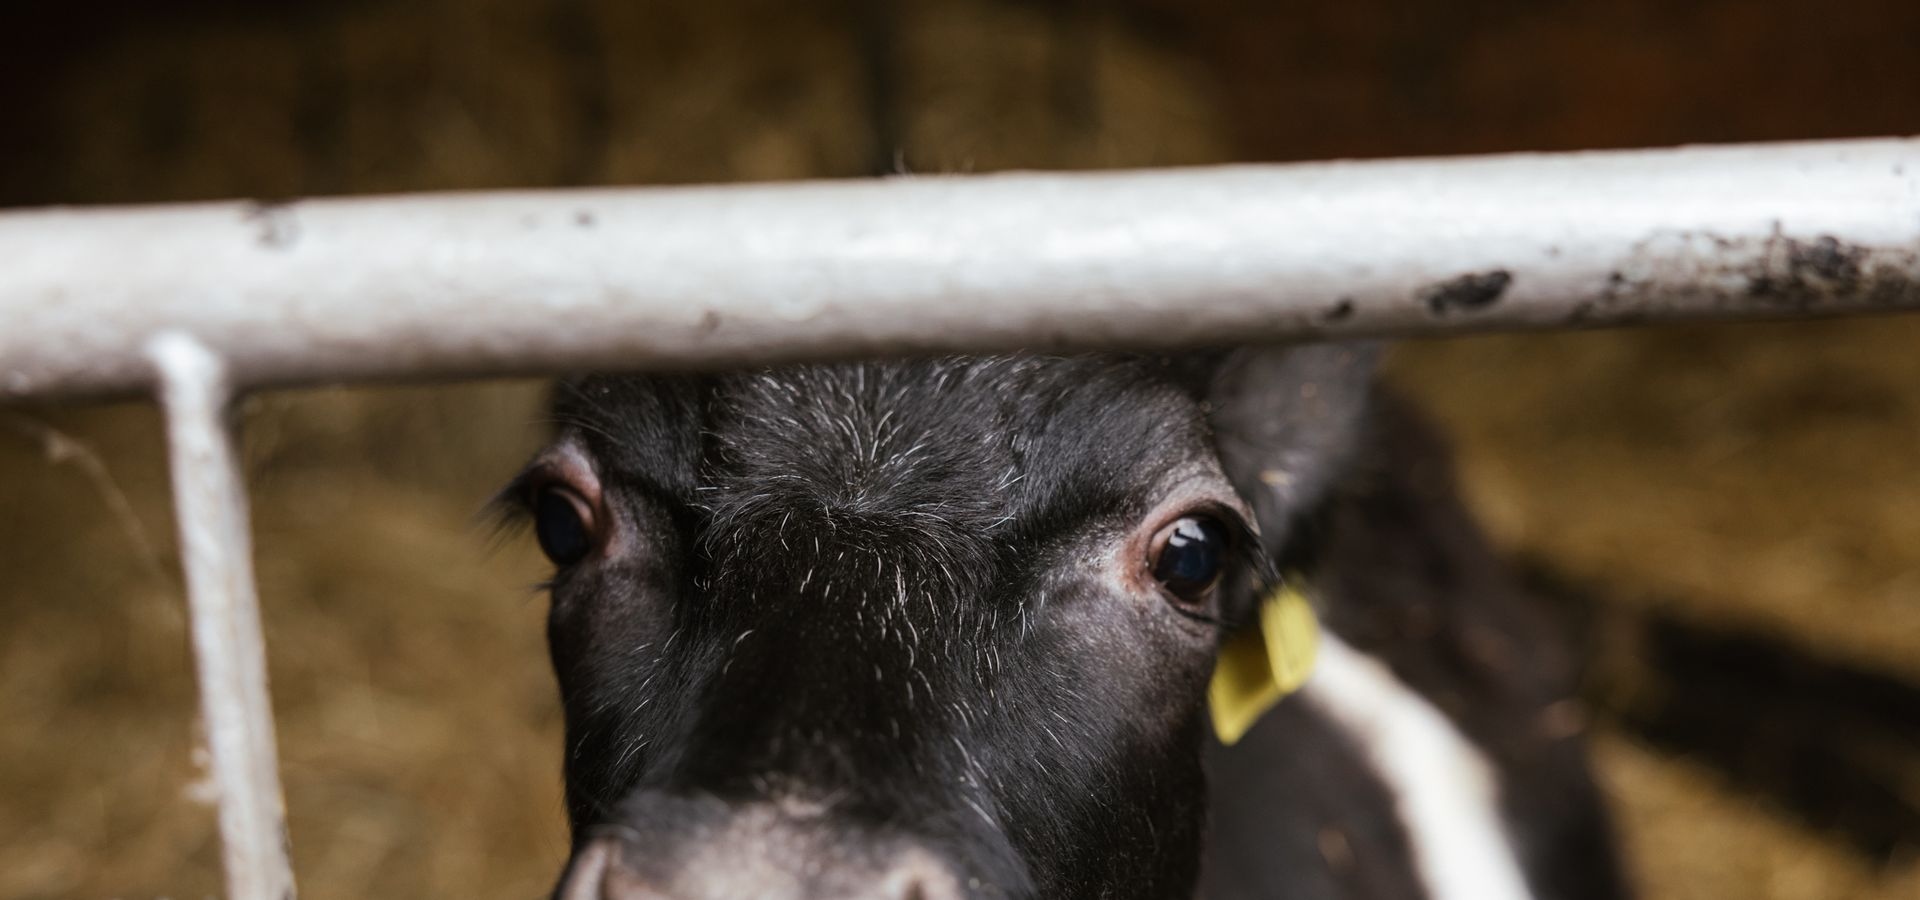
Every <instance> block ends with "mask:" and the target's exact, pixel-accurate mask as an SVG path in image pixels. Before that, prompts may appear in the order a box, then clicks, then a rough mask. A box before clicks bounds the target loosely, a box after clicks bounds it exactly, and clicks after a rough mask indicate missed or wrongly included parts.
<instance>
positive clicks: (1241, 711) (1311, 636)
mask: <svg viewBox="0 0 1920 900" xmlns="http://www.w3.org/2000/svg"><path fill="white" fill-rule="evenodd" d="M1259 615H1260V627H1258V628H1243V629H1241V630H1240V631H1239V632H1238V633H1236V634H1234V635H1233V636H1232V637H1230V638H1228V639H1227V643H1226V644H1225V645H1224V646H1222V647H1221V648H1220V658H1219V660H1218V661H1216V662H1215V663H1214V666H1213V683H1212V684H1210V685H1208V687H1207V703H1208V705H1209V706H1210V707H1212V709H1213V731H1214V733H1215V734H1217V735H1219V736H1220V743H1223V744H1229V745H1231V744H1233V743H1234V742H1236V741H1238V740H1240V738H1241V737H1242V736H1244V735H1245V734H1246V733H1247V729H1249V728H1252V727H1253V723H1255V722H1258V721H1260V717H1261V716H1262V715H1264V714H1266V711H1267V710H1269V709H1272V708H1273V705H1274V704H1275V703H1278V702H1280V698H1282V697H1285V696H1286V695H1288V694H1291V693H1293V692H1294V691H1297V690H1299V689H1300V686H1301V685H1303V684H1306V683H1307V676H1308V675H1310V674H1312V673H1313V657H1314V653H1315V651H1316V650H1317V648H1318V647H1319V644H1320V625H1319V623H1318V622H1317V621H1315V619H1314V617H1313V605H1312V604H1311V603H1308V602H1307V597H1306V595H1305V594H1302V593H1300V589H1299V588H1296V587H1294V586H1293V583H1292V582H1291V581H1290V582H1288V583H1286V584H1283V585H1281V586H1280V587H1278V588H1275V589H1274V590H1273V593H1270V594H1268V595H1267V597H1266V599H1265V600H1263V601H1261V603H1260V613H1259Z"/></svg>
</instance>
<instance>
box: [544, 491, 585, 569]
mask: <svg viewBox="0 0 1920 900" xmlns="http://www.w3.org/2000/svg"><path fill="white" fill-rule="evenodd" d="M533 533H534V536H535V537H537V538H538V539H539V540H540V551H541V552H542V553H545V554H546V555H547V558H548V559H550V560H553V564H554V565H556V566H570V565H573V564H574V563H577V562H579V561H580V560H582V559H585V558H586V556H587V550H588V549H589V548H590V545H591V541H590V540H589V539H588V536H587V523H585V522H582V521H580V510H579V508H578V507H576V506H574V504H573V501H572V500H570V499H568V498H567V497H566V496H564V495H562V494H561V493H560V492H559V491H555V490H545V491H541V492H540V496H538V497H536V498H534V501H533Z"/></svg>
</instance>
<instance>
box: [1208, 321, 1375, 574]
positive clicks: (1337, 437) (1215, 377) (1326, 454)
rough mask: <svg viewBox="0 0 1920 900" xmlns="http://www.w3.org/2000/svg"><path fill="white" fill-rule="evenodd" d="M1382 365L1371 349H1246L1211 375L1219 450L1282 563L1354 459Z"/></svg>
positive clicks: (1364, 345) (1366, 345)
mask: <svg viewBox="0 0 1920 900" xmlns="http://www.w3.org/2000/svg"><path fill="white" fill-rule="evenodd" d="M1379 356H1380V345H1379V344H1377V343H1371V342H1350V343H1339V344H1295V345H1287V346H1269V347H1246V348H1242V349H1238V350H1234V351H1231V352H1229V353H1227V354H1226V355H1225V356H1224V357H1223V358H1221V359H1220V360H1219V364H1218V365H1217V366H1216V367H1215V368H1214V370H1213V373H1212V377H1211V379H1210V382H1209V383H1208V385H1207V388H1206V404H1207V410H1208V419H1209V421H1210V423H1211V425H1212V427H1213V433H1214V445H1215V447H1216V449H1217V450H1218V452H1219V454H1220V464H1221V466H1222V467H1223V468H1224V469H1225V470H1226V475H1227V478H1228V479H1230V480H1231V481H1232V482H1233V485H1234V488H1235V489H1236V490H1238V491H1239V492H1240V496H1241V497H1242V498H1244V499H1245V500H1246V501H1247V503H1248V504H1249V505H1250V506H1252V507H1253V512H1254V515H1255V517H1256V518H1258V519H1259V522H1260V533H1261V541H1262V543H1264V544H1265V545H1266V548H1267V551H1268V553H1270V554H1273V555H1275V556H1280V555H1282V552H1283V549H1284V548H1285V547H1286V546H1287V544H1288V541H1289V539H1290V538H1291V537H1292V532H1293V530H1294V528H1295V526H1296V523H1297V522H1298V521H1299V520H1300V518H1301V517H1302V516H1304V515H1306V514H1308V513H1310V512H1311V511H1312V510H1313V509H1314V508H1315V507H1316V506H1318V505H1319V503H1320V501H1321V500H1322V499H1323V498H1324V497H1325V495H1326V493H1327V491H1328V490H1329V488H1330V487H1331V486H1332V485H1333V483H1334V481H1335V480H1337V479H1338V478H1339V476H1340V474H1341V472H1342V471H1343V469H1344V468H1345V467H1346V465H1347V464H1348V462H1349V461H1350V460H1351V459H1352V458H1353V456H1354V454H1355V451H1356V444H1357V443H1358V441H1359V439H1360V432H1361V426H1362V423H1363V422H1364V421H1365V418H1366V414H1367V407H1368V404H1369V401H1370V398H1371V396H1372V393H1373V374H1374V367H1375V362H1376V361H1377V360H1378V359H1379Z"/></svg>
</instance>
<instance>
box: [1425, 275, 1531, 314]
mask: <svg viewBox="0 0 1920 900" xmlns="http://www.w3.org/2000/svg"><path fill="white" fill-rule="evenodd" d="M1512 284H1513V273H1512V272H1509V271H1507V270H1506V269H1493V270H1490V271H1486V272H1470V273H1468V274H1465V275H1461V276H1459V277H1457V278H1452V279H1449V280H1447V281H1443V282H1441V283H1440V284H1437V285H1435V286H1433V287H1431V288H1429V289H1427V290H1426V291H1425V292H1424V293H1423V294H1422V295H1421V297H1422V299H1424V300H1426V301H1427V308H1428V309H1430V310H1432V311H1433V314H1434V315H1436V316H1441V315H1446V314H1448V313H1451V312H1454V311H1456V310H1476V309H1485V308H1487V307H1489V306H1492V305H1494V304H1495V303H1498V302H1500V297H1501V296H1502V295H1504V294H1506V292H1507V288H1508V287H1510V286H1512Z"/></svg>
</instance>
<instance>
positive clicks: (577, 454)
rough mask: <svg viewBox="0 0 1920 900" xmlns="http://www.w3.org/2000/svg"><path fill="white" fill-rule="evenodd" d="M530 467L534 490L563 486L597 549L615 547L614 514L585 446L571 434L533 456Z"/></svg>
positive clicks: (605, 549)
mask: <svg viewBox="0 0 1920 900" xmlns="http://www.w3.org/2000/svg"><path fill="white" fill-rule="evenodd" d="M530 468H531V470H532V471H533V472H534V476H533V478H532V481H531V486H532V488H533V490H534V491H536V492H537V491H541V490H546V489H548V488H559V489H562V490H563V491H564V492H565V493H566V494H568V495H569V496H570V499H572V500H574V501H575V502H576V503H577V504H578V505H579V506H580V507H581V508H580V515H581V520H582V522H583V523H584V524H585V525H586V527H587V531H588V533H589V534H591V535H592V536H593V540H594V543H595V545H596V546H597V547H598V548H599V549H600V551H601V552H611V551H612V550H614V549H616V548H614V547H613V546H612V545H613V541H612V536H613V534H614V533H615V532H616V531H617V529H615V528H613V524H614V523H613V517H612V515H611V514H610V512H609V511H608V509H607V507H606V503H605V502H604V494H603V492H602V491H601V489H600V475H599V473H598V472H596V471H594V468H593V460H592V458H591V457H589V456H588V455H587V453H586V451H585V449H583V448H582V447H581V446H580V445H579V444H578V443H577V442H576V441H575V440H573V439H571V438H567V439H562V440H561V441H559V442H558V443H555V444H554V445H553V446H551V447H548V448H547V449H546V451H545V452H543V453H541V454H540V456H539V457H537V458H535V459H534V461H533V465H532V466H531V467H530Z"/></svg>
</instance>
